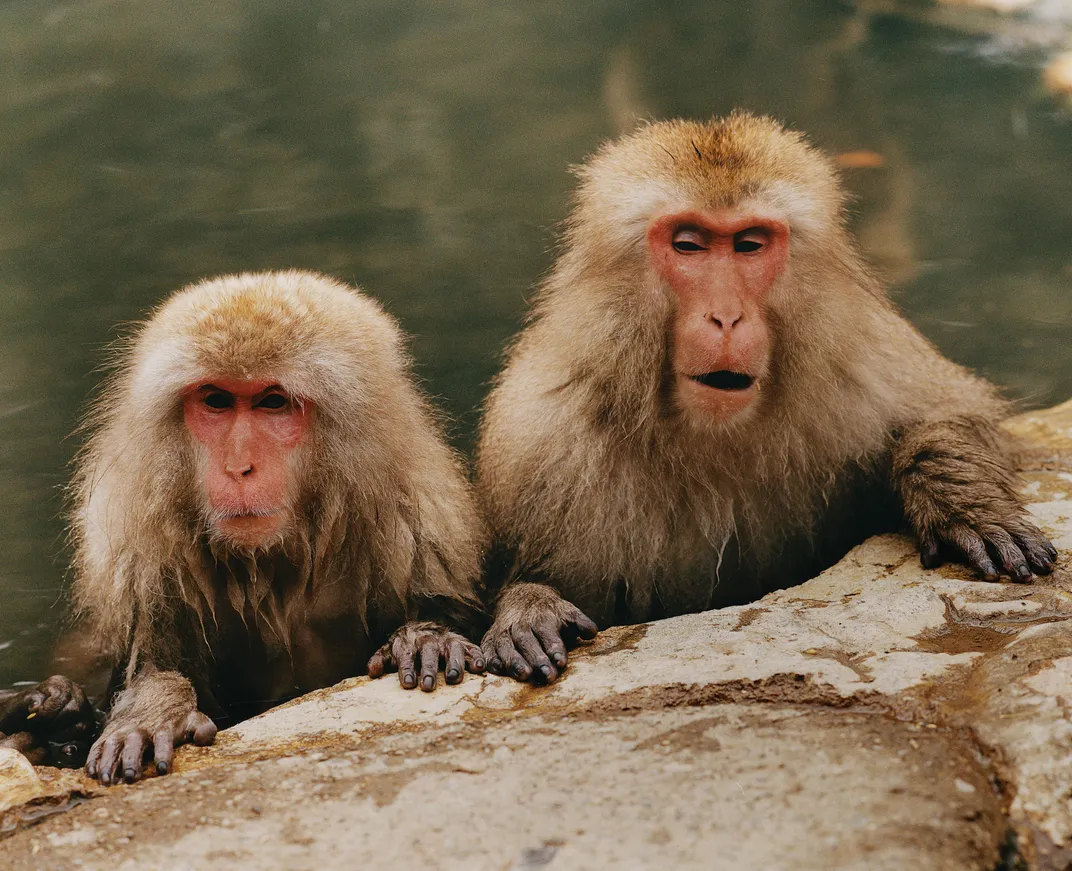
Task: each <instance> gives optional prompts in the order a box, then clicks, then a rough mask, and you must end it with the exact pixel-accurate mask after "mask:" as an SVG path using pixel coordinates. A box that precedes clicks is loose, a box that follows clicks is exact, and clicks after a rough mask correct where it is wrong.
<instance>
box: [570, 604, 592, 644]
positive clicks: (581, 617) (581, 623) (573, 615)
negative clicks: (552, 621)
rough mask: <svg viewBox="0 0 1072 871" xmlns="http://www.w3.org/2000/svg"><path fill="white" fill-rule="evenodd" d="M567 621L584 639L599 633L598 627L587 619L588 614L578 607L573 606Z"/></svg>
mask: <svg viewBox="0 0 1072 871" xmlns="http://www.w3.org/2000/svg"><path fill="white" fill-rule="evenodd" d="M567 619H568V622H570V623H572V624H573V626H574V628H575V630H576V632H577V635H578V636H579V637H580V638H584V639H585V640H591V639H593V638H595V637H596V636H597V635H598V634H599V627H598V626H596V624H595V623H594V622H593V621H592V620H590V619H588V615H587V614H585V613H584V611H582V610H581V609H580V608H574V609H573V610H572V611H571V612H570V615H569V617H568V618H567Z"/></svg>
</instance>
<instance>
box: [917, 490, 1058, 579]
mask: <svg viewBox="0 0 1072 871" xmlns="http://www.w3.org/2000/svg"><path fill="white" fill-rule="evenodd" d="M987 515H989V516H987ZM916 538H917V540H918V542H919V559H920V562H921V563H922V564H923V567H924V568H928V569H930V568H934V567H936V566H939V565H941V564H942V562H943V561H944V560H945V559H952V560H955V561H956V562H962V563H964V564H966V565H967V566H969V567H970V568H972V569H974V570H975V571H977V572H978V573H979V574H980V575H982V576H983V579H984V580H987V581H996V580H997V579H998V578H999V576H1001V575H1008V576H1009V577H1010V578H1012V580H1014V581H1018V582H1020V583H1025V582H1027V581H1029V580H1031V575H1032V574H1036V575H1048V574H1049V573H1050V572H1051V571H1053V566H1054V562H1055V561H1056V559H1057V548H1055V547H1054V546H1053V545H1052V544H1051V543H1050V541H1049V540H1048V539H1047V538H1046V536H1045V535H1044V534H1043V533H1042V531H1041V530H1040V529H1039V528H1038V527H1036V526H1035V524H1033V523H1032V522H1031V521H1030V520H1027V519H1026V518H1025V516H1024V512H1023V510H1022V509H1020V507H1019V506H1018V505H1010V506H1007V508H1005V510H995V509H994V508H993V507H992V506H987V507H986V508H985V509H984V512H983V516H982V517H981V518H980V517H979V516H978V512H977V516H976V517H973V518H972V522H967V521H965V520H963V519H957V520H951V521H945V522H944V523H942V524H938V525H936V526H934V527H932V528H925V529H917V530H916Z"/></svg>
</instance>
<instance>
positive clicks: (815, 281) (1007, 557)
mask: <svg viewBox="0 0 1072 871" xmlns="http://www.w3.org/2000/svg"><path fill="white" fill-rule="evenodd" d="M578 174H579V176H580V189H579V192H578V194H577V198H576V202H575V206H574V209H573V212H572V214H571V216H570V218H569V221H568V224H567V228H566V232H565V239H564V246H563V251H562V254H561V256H560V257H559V259H558V262H557V263H556V265H555V268H554V270H553V272H552V273H551V275H550V276H549V278H548V279H547V281H546V282H545V284H544V286H543V288H542V290H541V292H540V294H539V297H538V299H537V301H536V303H535V308H534V311H533V314H532V317H531V320H530V323H529V325H528V326H527V327H526V329H525V330H524V331H523V332H522V333H521V335H520V336H519V337H518V339H517V340H516V342H515V343H514V345H513V346H512V348H511V350H510V351H509V354H508V359H507V364H506V368H505V371H504V372H503V373H502V374H501V375H500V377H499V379H498V381H497V384H496V386H495V388H494V390H493V392H492V393H491V396H490V398H489V400H488V402H487V405H486V409H485V415H484V420H483V424H482V432H481V437H480V442H479V449H478V457H477V488H478V496H479V497H480V498H481V500H482V502H483V505H484V507H485V509H486V515H487V519H488V523H489V526H490V527H491V530H490V531H491V534H492V537H493V544H492V556H491V559H490V564H491V570H490V572H489V579H490V581H491V586H492V588H493V590H497V591H498V592H497V598H496V601H495V605H496V608H495V615H494V623H493V625H492V627H491V629H490V630H489V631H488V633H487V635H486V636H485V637H484V640H483V649H484V653H485V656H486V658H487V661H488V668H489V670H491V671H494V672H498V673H507V674H511V675H513V676H515V677H516V678H518V679H520V680H527V679H530V678H532V679H537V680H542V681H553V680H555V679H556V678H557V676H558V675H559V673H560V672H561V670H562V669H563V667H564V666H565V665H566V661H567V655H566V649H567V648H568V647H569V646H570V645H571V644H573V643H575V641H576V640H577V639H578V638H587V637H591V636H592V635H594V634H595V632H596V629H597V626H599V627H606V626H611V625H616V624H622V623H633V622H643V621H648V620H653V619H656V618H659V617H664V616H670V615H675V614H683V613H687V612H695V611H701V610H705V609H709V608H716V607H721V606H725V605H732V604H739V603H744V602H748V601H753V600H755V599H756V598H759V597H760V596H762V595H763V594H765V593H767V592H769V591H771V590H773V589H780V588H784V587H787V586H791V585H793V584H796V583H799V582H801V581H803V580H805V579H807V578H809V577H812V576H813V575H814V574H816V573H817V572H819V571H820V570H822V569H823V568H825V567H828V566H829V565H831V564H833V563H834V562H836V561H837V559H839V558H840V557H841V556H843V555H844V554H845V553H846V552H847V551H848V550H849V549H850V548H851V547H852V546H854V545H855V544H858V543H860V542H861V541H863V540H864V538H866V537H867V536H868V535H871V534H874V533H877V532H881V531H893V530H897V529H900V528H904V527H906V526H907V527H908V528H910V529H911V531H912V532H913V533H914V535H915V538H916V541H917V542H918V545H919V550H920V555H921V559H922V563H923V565H924V566H926V567H933V566H937V565H939V564H940V563H942V562H943V561H945V560H952V561H955V562H962V563H966V564H967V565H968V566H970V567H971V568H973V569H974V570H975V571H976V572H978V574H979V575H980V576H981V577H982V578H985V579H986V580H997V579H998V578H999V577H1000V576H1003V575H1004V576H1007V577H1009V578H1010V579H1012V580H1014V581H1020V582H1024V581H1028V580H1030V578H1031V576H1032V575H1033V574H1037V575H1044V574H1047V573H1049V572H1050V571H1051V570H1052V568H1053V566H1054V561H1055V560H1056V558H1057V552H1056V550H1055V549H1054V547H1053V545H1052V544H1051V543H1050V542H1049V541H1047V539H1046V536H1045V535H1043V534H1042V533H1041V532H1040V531H1039V530H1038V529H1037V528H1036V526H1035V524H1034V523H1032V522H1031V520H1030V518H1029V517H1028V516H1027V514H1026V512H1025V509H1024V504H1023V502H1022V500H1021V499H1020V497H1019V496H1018V494H1017V483H1018V481H1017V475H1016V471H1015V449H1014V446H1013V445H1011V444H1010V442H1009V440H1008V438H1007V437H1006V435H1005V433H1004V432H1003V431H1002V430H1001V428H1000V427H999V426H998V423H999V421H1000V420H1001V419H1002V418H1003V417H1005V416H1006V414H1007V412H1008V405H1007V404H1006V403H1005V402H1004V401H1002V400H1001V399H1000V398H999V396H998V395H997V391H996V390H995V388H994V387H992V386H991V385H990V384H988V383H987V382H985V381H983V380H982V379H980V378H977V377H976V376H974V375H972V374H971V373H969V372H968V371H966V370H965V369H963V368H961V367H960V366H957V365H956V364H954V363H952V362H950V361H949V360H947V359H946V358H945V357H943V356H942V355H941V354H940V353H939V352H938V351H937V350H936V349H935V348H934V346H933V345H932V344H931V343H930V342H928V341H927V340H926V339H924V338H923V336H921V335H920V334H919V333H918V332H917V331H916V330H915V329H914V328H913V327H912V326H911V325H910V324H909V323H908V322H907V321H906V320H905V319H904V318H903V317H902V316H901V315H900V314H898V313H897V311H896V310H895V309H894V308H893V306H892V305H891V304H890V302H889V301H888V300H887V297H886V294H885V292H884V290H883V288H882V286H881V285H880V284H879V282H878V281H877V280H876V279H875V278H874V277H873V276H872V275H871V274H870V273H869V272H868V270H867V268H866V267H865V265H864V263H863V262H862V260H861V257H860V255H859V254H858V253H857V251H856V248H855V246H854V244H853V241H852V240H851V239H850V237H849V235H848V233H847V231H846V229H845V212H844V201H845V195H844V193H843V192H842V190H841V187H840V185H839V182H838V178H837V174H836V171H835V168H834V165H833V163H832V161H831V160H829V159H828V158H827V157H826V156H824V155H823V154H821V153H820V152H819V151H817V150H816V149H814V148H813V147H811V146H809V145H808V144H807V143H806V142H805V141H804V139H803V138H802V137H801V136H800V135H799V134H797V133H793V132H790V131H787V130H785V129H783V128H782V127H781V126H780V125H778V124H777V123H776V122H774V121H772V120H770V119H768V118H760V117H756V116H753V115H749V114H746V113H736V114H733V115H731V116H729V117H727V118H725V119H721V120H713V121H711V122H709V123H692V122H687V121H671V122H667V123H654V124H650V125H647V126H645V127H643V128H641V129H640V130H638V131H637V132H635V133H634V134H632V135H629V136H626V137H624V138H622V139H620V140H619V141H617V142H613V143H610V144H608V145H605V146H604V147H603V148H602V149H601V150H600V151H599V152H598V153H597V154H596V155H595V156H594V157H592V158H591V159H590V160H589V161H588V162H587V163H586V164H585V165H583V166H582V167H581V168H580V170H579V172H578Z"/></svg>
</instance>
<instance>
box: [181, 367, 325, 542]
mask: <svg viewBox="0 0 1072 871" xmlns="http://www.w3.org/2000/svg"><path fill="white" fill-rule="evenodd" d="M312 412H313V408H312V406H311V405H310V404H309V403H308V402H298V401H296V400H295V398H294V397H292V396H290V395H289V394H288V393H287V392H286V391H285V390H283V389H282V388H281V387H280V386H279V385H278V384H275V383H272V382H268V381H235V380H230V379H217V380H215V381H212V382H204V383H201V384H194V385H191V386H190V387H189V388H187V390H186V393H185V395H184V396H183V413H184V418H185V422H186V428H187V429H188V430H189V431H190V433H191V434H192V435H193V437H194V438H195V439H197V440H198V441H199V442H200V443H201V444H202V445H204V447H205V451H206V454H207V457H208V464H207V468H206V469H205V481H204V488H205V495H206V497H207V499H208V503H209V506H210V507H211V509H212V523H213V527H214V529H215V532H216V533H217V534H218V535H220V536H221V537H223V538H224V539H226V540H228V541H230V542H232V543H233V544H235V545H237V546H240V547H245V548H255V547H258V546H261V545H265V544H268V543H270V542H271V541H272V539H273V538H274V537H275V536H276V535H277V534H278V533H279V532H280V530H281V529H282V528H283V526H284V524H285V522H286V519H287V517H288V514H289V506H290V502H291V499H292V496H291V494H290V492H289V489H290V470H289V466H290V459H291V454H292V453H293V451H294V449H295V448H296V447H297V446H298V444H299V443H300V442H301V440H302V439H303V438H304V437H305V435H306V433H307V432H308V429H309V425H310V421H311V419H312Z"/></svg>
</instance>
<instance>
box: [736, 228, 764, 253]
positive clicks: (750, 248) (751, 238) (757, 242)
mask: <svg viewBox="0 0 1072 871" xmlns="http://www.w3.org/2000/svg"><path fill="white" fill-rule="evenodd" d="M766 244H767V234H766V233H764V232H763V231H762V230H742V231H741V232H740V233H738V234H737V235H736V236H734V237H733V250H734V251H736V252H737V253H738V254H752V253H754V252H756V251H759V250H760V249H761V248H763V247H764V246H766Z"/></svg>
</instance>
